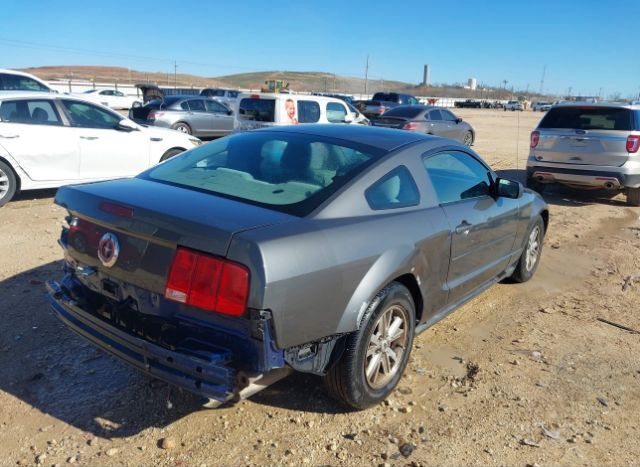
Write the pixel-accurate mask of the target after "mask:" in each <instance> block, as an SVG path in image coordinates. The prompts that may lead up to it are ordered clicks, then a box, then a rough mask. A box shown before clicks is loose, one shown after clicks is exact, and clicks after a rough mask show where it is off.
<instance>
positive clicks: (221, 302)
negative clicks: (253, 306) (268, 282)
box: [164, 247, 249, 316]
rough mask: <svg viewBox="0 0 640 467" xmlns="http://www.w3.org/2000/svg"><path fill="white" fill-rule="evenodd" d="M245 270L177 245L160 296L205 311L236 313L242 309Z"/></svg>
mask: <svg viewBox="0 0 640 467" xmlns="http://www.w3.org/2000/svg"><path fill="white" fill-rule="evenodd" d="M248 295H249V270H248V269H247V268H246V267H244V266H242V265H240V264H237V263H234V262H231V261H227V260H225V259H222V258H218V257H216V256H211V255H208V254H205V253H200V252H199V251H195V250H190V249H188V248H182V247H178V249H177V250H176V255H175V256H174V258H173V262H172V263H171V269H170V270H169V278H168V279H167V285H166V287H165V292H164V296H165V297H166V298H167V299H169V300H173V301H175V302H180V303H184V304H186V305H191V306H195V307H197V308H201V309H203V310H207V311H217V312H218V313H223V314H226V315H232V316H239V315H241V314H242V313H244V311H245V310H246V306H247V296H248Z"/></svg>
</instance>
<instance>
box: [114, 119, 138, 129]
mask: <svg viewBox="0 0 640 467" xmlns="http://www.w3.org/2000/svg"><path fill="white" fill-rule="evenodd" d="M116 130H120V131H138V127H137V126H136V124H135V123H133V122H132V121H130V120H127V119H126V118H123V119H122V120H120V121H119V122H118V126H117V127H116Z"/></svg>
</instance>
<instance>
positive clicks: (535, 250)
mask: <svg viewBox="0 0 640 467" xmlns="http://www.w3.org/2000/svg"><path fill="white" fill-rule="evenodd" d="M539 255H540V226H538V225H536V226H535V227H534V228H533V229H532V230H531V233H530V234H529V241H528V242H527V251H526V254H525V268H526V269H527V272H529V271H531V270H532V269H533V268H534V267H535V265H536V263H537V262H538V256H539Z"/></svg>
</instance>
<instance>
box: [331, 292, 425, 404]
mask: <svg viewBox="0 0 640 467" xmlns="http://www.w3.org/2000/svg"><path fill="white" fill-rule="evenodd" d="M365 316H368V318H367V319H366V322H364V323H363V324H362V325H361V326H360V329H358V330H357V331H355V332H354V333H352V334H351V335H350V336H349V337H348V338H347V342H346V347H345V350H344V353H343V354H342V357H341V358H340V360H339V361H338V362H337V363H336V365H334V367H333V368H331V369H330V370H329V372H328V373H327V374H326V375H325V377H324V380H325V383H326V385H327V389H328V390H329V393H330V394H331V396H332V397H334V398H336V399H338V400H340V401H342V402H343V403H344V404H346V405H348V406H349V407H352V408H354V409H366V408H367V407H371V406H372V405H375V404H377V403H379V402H381V401H382V400H384V399H386V398H387V397H388V396H389V394H391V392H392V391H393V390H394V388H395V387H396V385H397V384H398V381H400V378H401V377H402V373H403V372H404V369H405V367H406V366H407V361H408V360H409V354H410V353H411V346H412V345H413V335H414V332H415V316H416V315H415V306H414V303H413V299H412V297H411V294H410V293H409V291H408V290H407V288H406V287H405V286H403V285H402V284H399V283H398V282H392V283H391V284H390V285H389V286H387V287H385V288H384V289H383V290H382V291H381V292H380V293H379V294H378V295H377V296H376V298H375V299H374V300H373V302H372V304H371V305H370V309H369V310H368V311H367V314H365Z"/></svg>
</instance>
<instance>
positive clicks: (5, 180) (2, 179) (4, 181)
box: [0, 169, 9, 199]
mask: <svg viewBox="0 0 640 467" xmlns="http://www.w3.org/2000/svg"><path fill="white" fill-rule="evenodd" d="M7 193H9V176H8V175H7V174H6V173H4V171H3V170H2V169H0V199H2V198H4V197H5V196H7Z"/></svg>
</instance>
